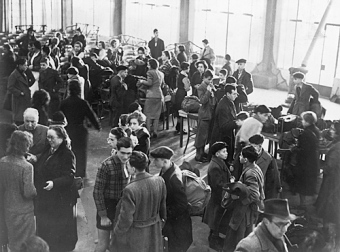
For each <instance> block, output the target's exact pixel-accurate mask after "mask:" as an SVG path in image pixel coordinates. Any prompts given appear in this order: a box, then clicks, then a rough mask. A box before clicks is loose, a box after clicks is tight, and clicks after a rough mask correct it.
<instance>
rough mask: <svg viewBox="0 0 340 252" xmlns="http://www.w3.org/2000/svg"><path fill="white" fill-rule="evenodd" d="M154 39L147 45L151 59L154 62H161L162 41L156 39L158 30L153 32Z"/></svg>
mask: <svg viewBox="0 0 340 252" xmlns="http://www.w3.org/2000/svg"><path fill="white" fill-rule="evenodd" d="M153 34H154V37H153V39H151V40H150V41H149V43H148V47H149V48H150V54H151V57H152V58H154V59H156V60H161V56H162V52H163V51H164V49H165V47H164V41H163V40H161V39H160V38H159V37H158V30H157V29H154V30H153Z"/></svg>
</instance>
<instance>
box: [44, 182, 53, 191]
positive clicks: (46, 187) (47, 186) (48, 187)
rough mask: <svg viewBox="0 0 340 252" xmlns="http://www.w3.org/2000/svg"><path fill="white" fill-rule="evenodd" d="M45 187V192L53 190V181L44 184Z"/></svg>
mask: <svg viewBox="0 0 340 252" xmlns="http://www.w3.org/2000/svg"><path fill="white" fill-rule="evenodd" d="M46 184H47V185H46V186H45V187H44V189H45V190H47V191H50V190H52V188H53V181H51V180H49V181H47V182H46Z"/></svg>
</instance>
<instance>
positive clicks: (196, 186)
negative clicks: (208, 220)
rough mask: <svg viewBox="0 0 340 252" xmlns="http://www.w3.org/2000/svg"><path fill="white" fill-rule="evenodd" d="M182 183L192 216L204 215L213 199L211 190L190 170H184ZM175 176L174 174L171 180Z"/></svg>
mask: <svg viewBox="0 0 340 252" xmlns="http://www.w3.org/2000/svg"><path fill="white" fill-rule="evenodd" d="M181 172H182V181H183V185H184V190H185V194H186V196H187V199H188V205H189V209H190V215H191V216H197V215H202V214H203V211H204V209H205V207H206V206H207V205H208V203H209V200H210V197H211V188H210V186H209V185H207V184H206V183H205V182H204V180H203V179H202V178H200V177H197V175H196V174H195V173H193V172H191V171H189V170H182V171H181ZM174 174H175V172H173V173H172V174H171V176H170V179H171V178H172V176H173V175H174Z"/></svg>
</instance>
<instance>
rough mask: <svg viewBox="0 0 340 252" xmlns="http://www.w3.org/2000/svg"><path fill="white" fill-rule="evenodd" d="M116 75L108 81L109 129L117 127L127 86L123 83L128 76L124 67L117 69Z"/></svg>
mask: <svg viewBox="0 0 340 252" xmlns="http://www.w3.org/2000/svg"><path fill="white" fill-rule="evenodd" d="M117 72H118V73H117V75H116V76H114V77H113V78H112V79H111V81H110V105H111V110H112V114H111V117H110V124H111V127H112V128H113V127H118V121H119V117H120V115H121V114H122V113H123V100H124V99H125V95H126V93H127V92H126V91H127V90H128V86H127V85H126V83H124V82H123V81H124V79H125V78H126V76H127V75H128V68H127V67H126V66H122V65H121V66H118V67H117Z"/></svg>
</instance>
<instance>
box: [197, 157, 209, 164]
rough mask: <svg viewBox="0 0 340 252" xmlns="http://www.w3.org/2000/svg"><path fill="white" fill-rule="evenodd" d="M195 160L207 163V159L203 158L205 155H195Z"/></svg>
mask: <svg viewBox="0 0 340 252" xmlns="http://www.w3.org/2000/svg"><path fill="white" fill-rule="evenodd" d="M195 160H196V161H197V162H199V163H207V162H208V159H207V158H205V157H200V158H197V157H195Z"/></svg>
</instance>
